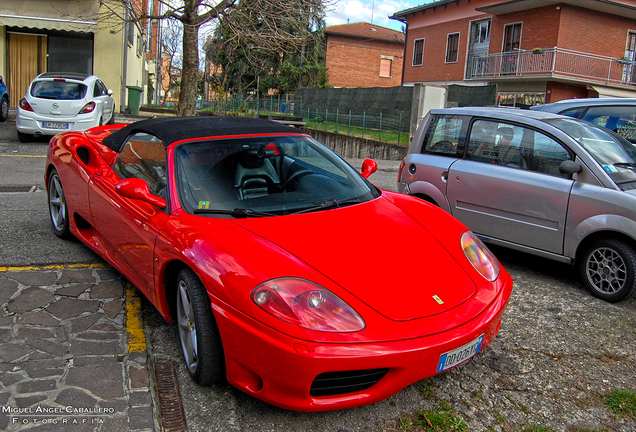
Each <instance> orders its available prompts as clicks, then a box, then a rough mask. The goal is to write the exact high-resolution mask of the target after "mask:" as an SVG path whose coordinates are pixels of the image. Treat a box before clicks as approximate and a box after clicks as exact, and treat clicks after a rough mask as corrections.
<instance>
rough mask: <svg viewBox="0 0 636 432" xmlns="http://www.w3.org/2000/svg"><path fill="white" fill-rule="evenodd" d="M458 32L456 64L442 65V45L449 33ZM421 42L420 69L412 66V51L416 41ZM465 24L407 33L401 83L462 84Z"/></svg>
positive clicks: (448, 24) (439, 25) (443, 58)
mask: <svg viewBox="0 0 636 432" xmlns="http://www.w3.org/2000/svg"><path fill="white" fill-rule="evenodd" d="M457 32H459V50H458V52H457V62H456V63H446V41H447V39H448V35H449V34H450V33H457ZM421 38H424V55H423V57H422V65H421V66H413V47H414V45H415V40H416V39H421ZM467 45H468V20H457V21H451V22H448V23H442V24H437V25H432V26H427V27H420V28H417V29H414V30H409V31H408V32H407V40H406V49H405V54H404V59H405V62H404V72H403V74H404V80H403V81H404V82H420V81H449V80H462V79H463V78H464V68H465V66H466V47H467Z"/></svg>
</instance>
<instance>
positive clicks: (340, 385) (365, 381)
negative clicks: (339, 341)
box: [309, 369, 389, 396]
mask: <svg viewBox="0 0 636 432" xmlns="http://www.w3.org/2000/svg"><path fill="white" fill-rule="evenodd" d="M388 371H389V369H367V370H358V371H344V372H327V373H323V374H320V375H318V376H317V377H316V379H315V380H314V382H313V383H312V384H311V389H309V395H310V396H336V395H341V394H345V393H354V392H357V391H362V390H366V389H368V388H369V387H371V386H372V385H373V384H375V383H377V382H378V381H380V380H381V379H382V378H383V377H384V375H386V373H387V372H388Z"/></svg>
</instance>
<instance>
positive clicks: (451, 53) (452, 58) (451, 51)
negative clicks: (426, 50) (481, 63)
mask: <svg viewBox="0 0 636 432" xmlns="http://www.w3.org/2000/svg"><path fill="white" fill-rule="evenodd" d="M458 49H459V33H452V34H449V35H448V40H447V41H446V63H455V62H457V50H458Z"/></svg>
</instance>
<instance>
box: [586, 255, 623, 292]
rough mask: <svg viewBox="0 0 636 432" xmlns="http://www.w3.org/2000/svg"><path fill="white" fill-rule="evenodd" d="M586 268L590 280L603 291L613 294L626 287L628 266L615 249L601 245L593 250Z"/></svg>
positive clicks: (595, 287)
mask: <svg viewBox="0 0 636 432" xmlns="http://www.w3.org/2000/svg"><path fill="white" fill-rule="evenodd" d="M586 269H587V270H586V274H587V279H588V281H589V282H590V284H591V285H592V286H593V287H594V289H596V290H597V291H599V292H601V293H604V294H611V293H615V292H618V291H620V290H621V289H623V288H624V287H625V282H626V280H627V266H626V264H625V261H623V258H622V257H621V256H620V255H619V254H618V253H617V252H616V251H615V250H614V249H611V248H606V247H600V248H597V249H595V250H594V251H592V253H590V254H589V255H588V259H587V263H586Z"/></svg>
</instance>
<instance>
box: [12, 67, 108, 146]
mask: <svg viewBox="0 0 636 432" xmlns="http://www.w3.org/2000/svg"><path fill="white" fill-rule="evenodd" d="M112 94H113V91H112V90H110V89H108V88H107V87H106V85H105V84H104V83H103V82H102V80H101V79H99V78H98V77H96V76H95V75H86V74H79V73H70V72H45V73H42V74H40V75H38V76H37V77H35V79H34V80H33V81H32V82H31V84H30V85H29V88H28V89H27V94H26V95H25V96H24V97H23V98H22V99H20V102H19V104H18V114H17V116H16V121H15V125H16V129H17V130H18V139H19V140H20V141H21V142H26V141H29V140H30V139H32V138H33V136H34V135H37V136H41V135H48V136H53V135H57V134H58V133H60V132H66V131H69V130H71V131H83V130H86V129H89V128H92V127H95V126H100V125H103V124H107V123H113V122H114V121H115V101H114V100H113V98H112Z"/></svg>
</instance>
